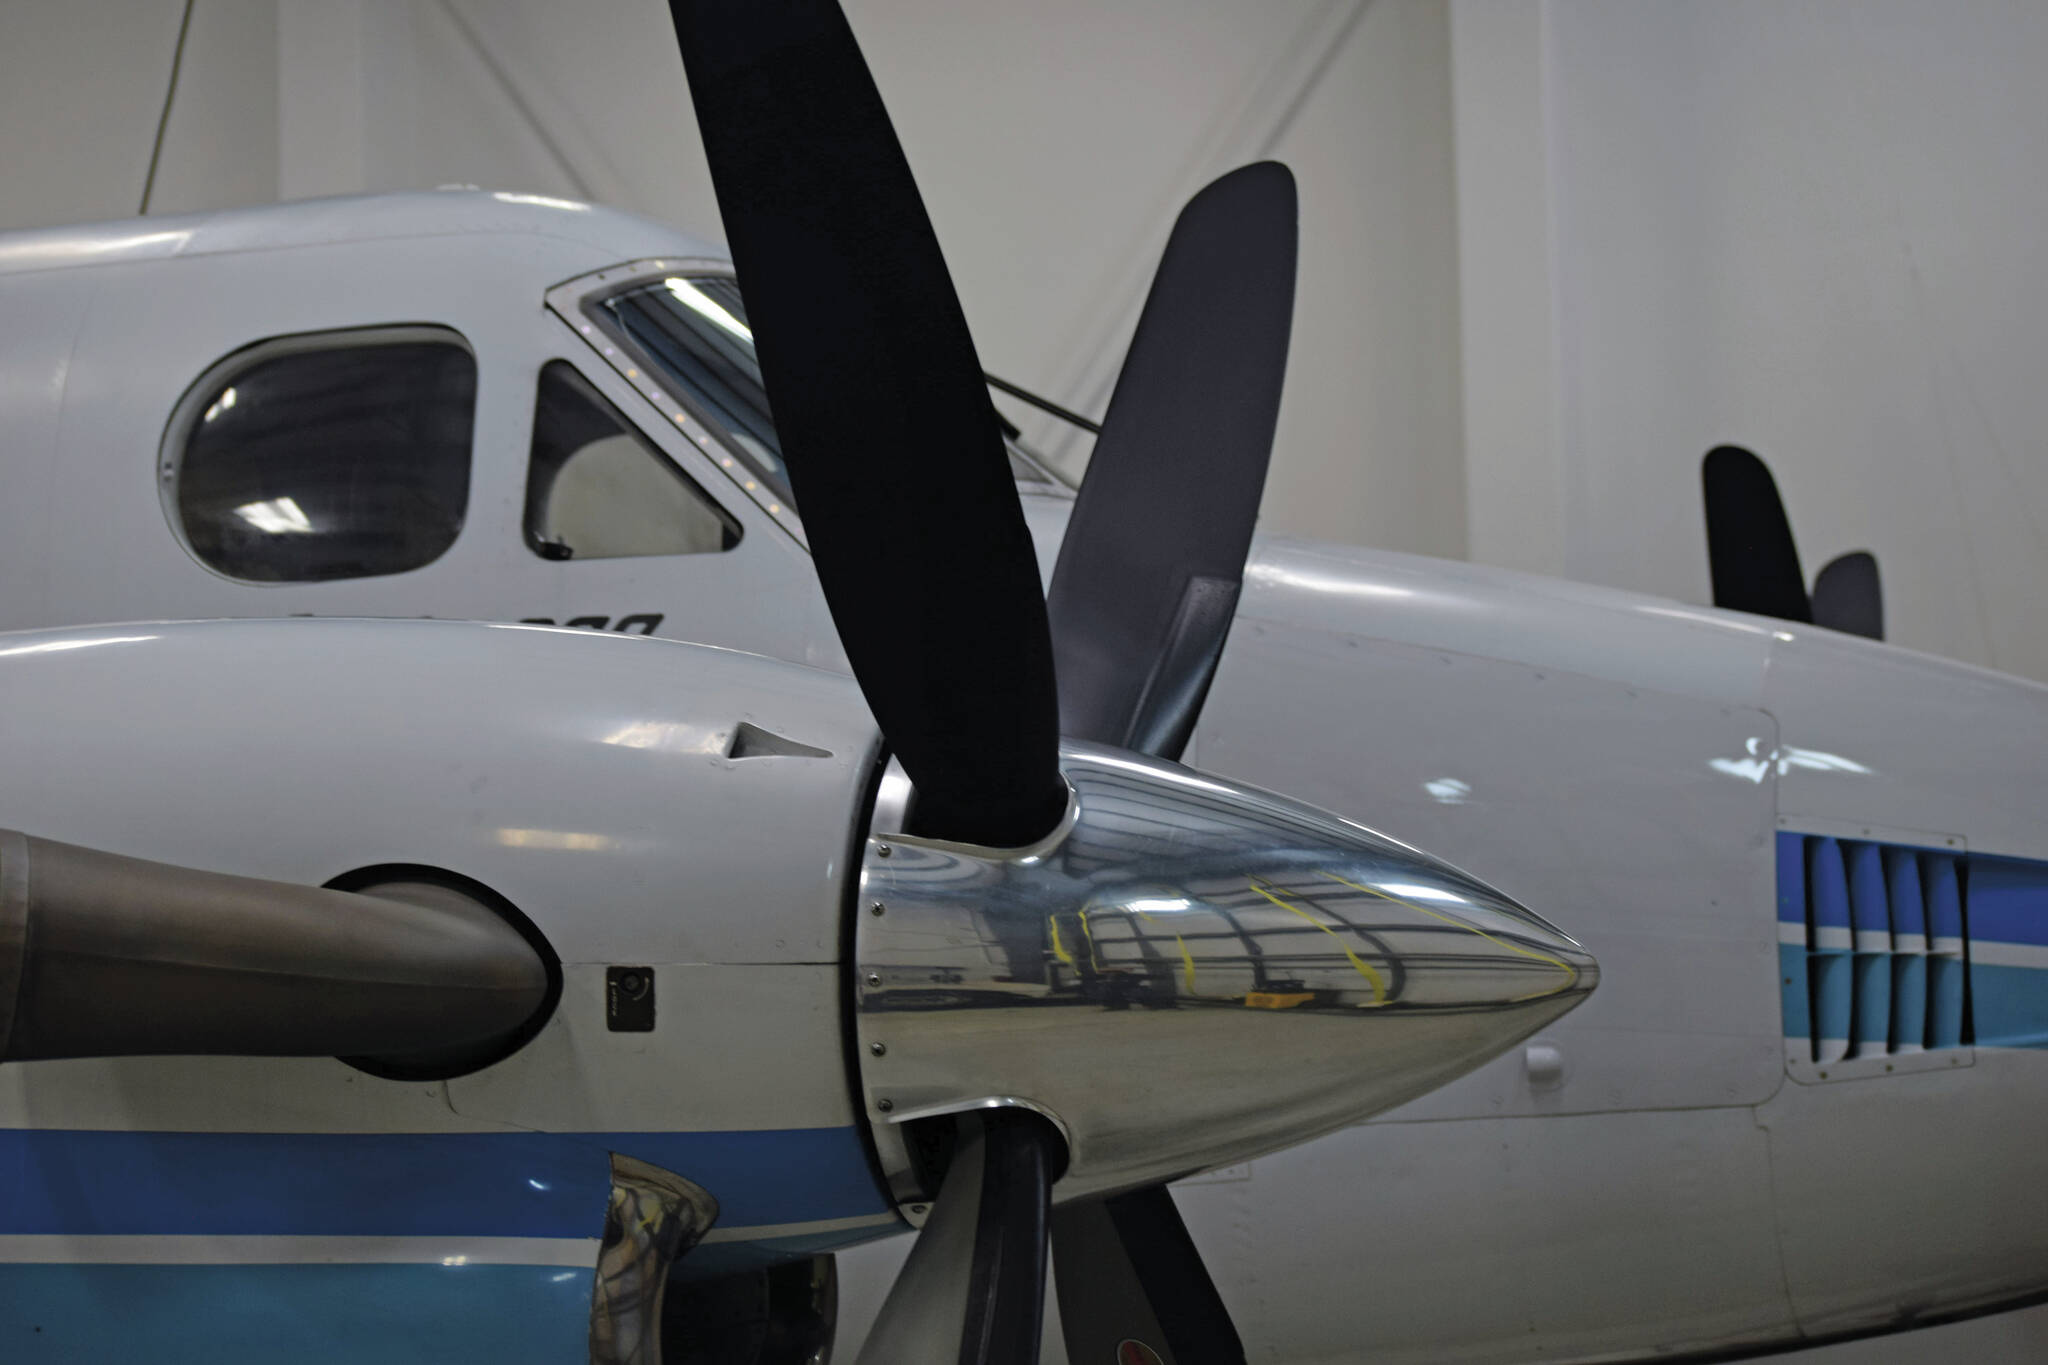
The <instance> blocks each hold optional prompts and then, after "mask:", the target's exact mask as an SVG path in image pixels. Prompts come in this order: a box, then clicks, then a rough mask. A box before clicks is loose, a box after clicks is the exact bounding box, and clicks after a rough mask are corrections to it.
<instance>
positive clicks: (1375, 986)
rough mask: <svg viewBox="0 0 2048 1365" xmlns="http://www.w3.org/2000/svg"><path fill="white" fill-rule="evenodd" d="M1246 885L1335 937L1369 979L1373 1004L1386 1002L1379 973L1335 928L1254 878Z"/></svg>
mask: <svg viewBox="0 0 2048 1365" xmlns="http://www.w3.org/2000/svg"><path fill="white" fill-rule="evenodd" d="M1246 885H1247V886H1249V887H1251V889H1252V890H1254V891H1256V892H1258V893H1259V894H1260V895H1261V896H1264V897H1265V898H1266V899H1267V900H1269V901H1271V902H1273V904H1275V905H1277V906H1279V907H1280V908H1281V909H1282V910H1288V911H1292V912H1293V913H1294V914H1297V915H1299V916H1301V917H1302V918H1303V919H1305V920H1307V921H1308V922H1309V923H1310V924H1313V925H1315V927H1316V928H1318V929H1320V930H1322V931H1323V932H1324V933H1326V934H1328V935H1329V936H1330V937H1331V938H1334V939H1336V940H1337V946H1338V947H1339V948H1342V949H1343V950H1344V956H1346V957H1348V958H1350V959H1351V965H1352V966H1354V967H1356V968H1358V974H1359V975H1360V976H1362V977H1364V978H1365V979H1366V980H1367V981H1370V982H1371V983H1372V1002H1373V1004H1375V1005H1384V1004H1386V1003H1387V983H1386V982H1385V981H1382V980H1381V979H1380V974H1379V973H1378V972H1376V971H1374V970H1373V967H1372V964H1371V963H1370V962H1367V961H1366V960H1365V959H1364V958H1362V957H1360V956H1359V955H1358V954H1357V953H1354V952H1352V951H1351V945H1350V944H1348V943H1346V942H1345V941H1344V939H1343V937H1342V936H1341V935H1339V934H1338V933H1337V931H1336V930H1335V929H1332V928H1331V927H1330V926H1329V925H1327V924H1325V923H1323V922H1322V921H1321V920H1319V919H1317V918H1316V917H1315V916H1313V915H1311V914H1309V912H1308V911H1306V910H1304V909H1302V908H1301V907H1300V906H1298V905H1289V904H1288V903H1287V902H1286V901H1283V900H1281V899H1280V898H1279V897H1278V896H1276V895H1274V894H1273V893H1272V892H1271V891H1268V890H1267V889H1266V888H1265V887H1263V886H1260V885H1259V883H1258V882H1257V880H1256V879H1254V880H1253V881H1250V882H1247V883H1246Z"/></svg>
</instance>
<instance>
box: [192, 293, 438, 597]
mask: <svg viewBox="0 0 2048 1365" xmlns="http://www.w3.org/2000/svg"><path fill="white" fill-rule="evenodd" d="M475 418H476V359H475V357H474V356H472V355H471V354H470V352H469V348H468V347H467V346H466V345H464V344H463V342H462V340H461V339H460V338H459V337H457V336H456V335H455V334H454V333H453V332H449V331H445V330H443V329H440V328H427V327H407V328H390V329H381V330H378V331H374V332H348V333H333V334H329V335H327V336H323V337H292V338H288V339H283V340H280V341H275V342H266V343H264V344H262V345H259V346H257V347H254V348H252V349H250V350H248V351H245V352H242V353H240V354H239V355H236V356H232V357H230V358H229V359H228V360H227V361H226V362H224V363H223V364H221V365H219V366H216V367H215V368H214V369H213V370H212V371H210V372H209V373H208V374H206V375H204V376H202V377H201V379H200V382H199V383H198V384H197V385H195V386H194V388H193V389H192V390H191V392H190V393H189V394H188V395H187V397H186V399H185V401H184V402H183V403H182V404H181V405H180V407H179V411H178V414H177V415H176V417H175V418H174V420H173V422H172V428H171V430H172V438H171V449H170V451H169V452H167V456H166V466H165V473H166V475H167V476H168V479H169V484H168V487H167V491H168V492H170V493H171V495H172V496H171V497H170V498H169V499H168V501H169V502H170V503H171V507H172V512H173V516H174V519H175V521H176V524H177V527H178V529H179V531H180V533H181V534H182V535H183V536H184V539H185V543H186V544H187V545H188V546H190V547H191V549H192V552H193V553H194V554H195V555H197V556H198V557H199V558H200V559H201V560H202V561H203V562H205V563H206V564H207V565H209V566H210V567H212V568H214V569H216V570H218V571H219V572H221V573H223V574H226V575H227V576H228V577H230V578H239V579H245V580H248V581H251V582H257V583H307V582H318V581H322V580H326V579H337V578H368V577H372V576H374V575H378V574H394V573H404V572H405V571H406V570H408V569H417V568H419V567H421V566H422V565H424V564H429V563H431V562H433V561H434V560H435V559H437V558H439V557H440V556H441V554H442V553H443V552H444V551H445V550H447V548H448V547H449V546H450V545H452V544H454V543H455V537H456V534H457V533H458V532H460V531H461V530H462V519H463V513H464V510H465V508H466V507H467V505H468V502H469V447H470V432H471V429H472V427H473V426H474V423H475Z"/></svg>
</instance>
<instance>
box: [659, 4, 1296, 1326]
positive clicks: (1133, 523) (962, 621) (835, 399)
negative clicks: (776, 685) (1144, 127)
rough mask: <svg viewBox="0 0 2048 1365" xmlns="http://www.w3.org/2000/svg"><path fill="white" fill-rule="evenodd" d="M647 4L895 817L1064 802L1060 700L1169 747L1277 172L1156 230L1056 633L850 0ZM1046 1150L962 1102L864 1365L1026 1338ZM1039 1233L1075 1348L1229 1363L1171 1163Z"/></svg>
mask: <svg viewBox="0 0 2048 1365" xmlns="http://www.w3.org/2000/svg"><path fill="white" fill-rule="evenodd" d="M670 9H671V13H672V16H673V18H674V21H675V28H676V36H677V39H678V43H679V45H680V48H681V51H682V56H683V63H684V67H685V69H686V71H687V73H688V75H689V81H690V92H691V98H692V101H693V103H694V105H695V108H696V113H697V119H698V125H699V129H700V131H701V133H702V136H703V140H704V146H705V152H706V156H707V160H708V162H709V165H710V169H711V175H712V183H713V186H714V188H715V189H716V191H717V195H718V201H719V208H720V212H721V214H722V216H723V219H724V223H725V229H726V235H727V241H728V243H729V245H730V248H731V251H732V256H733V263H734V267H735V270H736V271H737V273H738V275H739V278H740V279H741V280H742V281H743V282H744V287H745V289H746V301H747V313H748V319H749V322H750V325H751V326H752V328H753V331H754V337H755V344H756V349H757V357H758V360H759V363H760V367H761V373H762V380H763V384H764V387H765V388H766V390H767V392H768V394H769V395H770V399H771V401H772V403H773V405H774V413H775V421H776V429H777V433H778V435H779V437H780V438H781V445H782V450H783V454H784V457H785V459H786V461H787V463H788V466H789V475H790V481H791V485H792V488H793V490H794V493H795V495H796V500H797V503H798V505H799V506H800V507H801V508H802V509H803V517H804V527H805V532H806V534H807V536H808V538H809V541H810V547H811V551H812V555H813V557H814V559H815V561H816V564H817V568H818V575H819V579H820V581H821V583H822V584H823V587H824V592H825V597H826V601H827V603H828V605H829V606H830V608H831V611H832V617H833V622H834V625H835V626H836V628H837V630H838V632H839V635H840V638H841V640H842V642H843V643H844V645H845V648H846V653H847V659H848V662H849V664H850V666H851V668H852V671H853V674H854V677H855V679H856V680H857V681H858V682H859V684H860V687H861V690H862V692H863V694H864V695H865V696H866V697H867V700H868V704H869V707H870V709H871V710H872V711H873V712H874V715H875V719H876V722H877V723H878V724H879V726H880V727H881V730H882V733H883V735H884V736H885V738H886V739H887V742H888V744H889V746H890V748H891V749H892V750H893V751H894V753H895V755H896V758H897V759H898V761H900V762H901V764H902V766H903V769H904V772H905V775H906V776H907V777H908V778H909V779H910V781H911V783H912V785H913V787H914V789H915V793H916V795H915V802H914V804H913V806H912V808H911V811H910V816H909V821H910V828H909V832H910V833H913V834H919V835H923V836H926V837H929V838H935V839H944V840H951V841H957V842H963V843H973V844H982V845H990V846H995V847H1001V848H1012V847H1020V846H1023V845H1026V844H1030V843H1032V842H1034V841H1036V840H1038V839H1040V838H1042V837H1043V836H1045V835H1046V834H1048V833H1049V832H1050V831H1051V830H1052V829H1054V828H1055V827H1056V826H1057V824H1058V823H1059V821H1060V819H1061V818H1062V816H1063V814H1064V812H1065V809H1066V801H1067V791H1066V786H1065V783H1064V781H1063V779H1062V778H1061V777H1060V774H1059V769H1058V766H1057V746H1058V737H1059V732H1060V730H1061V728H1062V725H1064V728H1065V729H1066V731H1067V732H1068V733H1070V734H1072V735H1074V736H1076V737H1078V738H1083V739H1093V740H1098V741H1101V742H1105V743H1109V744H1113V745H1117V746H1120V747H1123V748H1128V749H1136V750H1139V751H1141V752H1144V753H1149V754H1153V755H1157V756H1161V757H1168V758H1174V757H1178V756H1179V754H1180V752H1181V750H1182V748H1183V747H1184V745H1185V744H1186V741H1187V737H1188V734H1189V733H1190V731H1191V730H1192V728H1193V725H1194V721H1195V718H1196V715H1197V714H1198V712H1199V710H1200V707H1201V703H1202V699H1203V697H1204V695H1205V694H1206V691H1207V688H1208V684H1209V679H1210V677H1211V675H1212V674H1213V671H1214V668H1215V663H1216V659H1217V656H1218V655H1219V653H1220V651H1221V649H1222V645H1223V640H1224V635H1225V632H1226V631H1227V629H1228V627H1229V623H1230V620H1231V617H1232V614H1233V612H1234V609H1235V605H1236V600H1237V595H1238V589H1239V585H1240V582H1241V579H1242V574H1243V566H1244V557H1245V553H1246V550H1247V548H1248V546H1249V544H1250V539H1251V531H1252V520H1253V518H1254V516H1255V515H1256V512H1257V508H1258V502H1259V494H1260V492H1261V489H1262V487H1263V484H1264V480H1265V472H1266V464H1267V457H1268V453H1269V451H1270V448H1271V443H1272V436H1273V429H1274V423H1275V420H1276V418H1277V415H1278V410H1279V399H1280V389H1281V382H1282V376H1283V374H1284V371H1285V367H1286V354H1287V339H1288V332H1289V327H1290V323H1291V319H1292V309H1293V281H1294V270H1295V232H1296V227H1295V218H1296V210H1295V197H1294V185H1293V178H1292V176H1291V175H1290V174H1289V173H1288V172H1287V170H1286V169H1285V168H1284V167H1282V166H1279V165H1277V164H1274V163H1270V162H1269V163H1261V164H1258V165H1253V166H1248V167H1245V168H1243V169H1241V170H1238V171H1235V172H1232V173H1231V174H1229V175H1226V176H1224V177H1223V178H1222V179H1220V180H1218V181H1217V182H1215V183H1214V184H1212V185H1210V186H1209V187H1207V188H1206V189H1204V190H1203V191H1202V192H1201V193H1200V194H1198V195H1197V196H1196V197H1195V198H1194V199H1193V200H1192V201H1191V202H1190V203H1189V204H1188V206H1187V208H1186V209H1185V210H1184V212H1183V213H1182V215H1181V218H1180V220H1179V221H1178V222H1177V223H1176V225H1175V228H1174V231H1173V233H1172V235H1171V237H1170V239H1169V241H1168V244H1167V248H1166V252H1165V255H1164V258H1163V260H1162V262H1161V265H1160V267H1159V271H1158V274H1157V276H1156V277H1155V279H1154V282H1153V286H1152V289H1151V292H1150V294H1149V296H1148V297H1147V299H1146V303H1145V307H1144V310H1143V313H1142V315H1141V317H1140V320H1139V324H1138V328H1137V332H1136V335H1135V337H1134V339H1133V341H1132V344H1131V348H1130V351H1129V353H1128V354H1127V356H1126V358H1125V364H1124V367H1123V370H1122V372H1121V373H1120V375H1119V377H1118V380H1117V386H1116V391H1115V394H1114V396H1113V398H1112V401H1111V404H1110V410H1109V413H1108V415H1107V417H1106V419H1105V422H1104V430H1103V432H1102V436H1101V439H1100V441H1099V442H1098V445H1097V448H1096V453H1095V457H1094V460H1093V462H1092V467H1091V470H1090V473H1089V476H1088V479H1087V480H1086V483H1085V484H1084V487H1083V489H1082V492H1081V495H1080V497H1079V499H1078V500H1077V503H1076V506H1075V509H1074V513H1073V519H1072V521H1071V523H1070V526H1069V529H1068V533H1067V540H1066V543H1065V546H1064V548H1063V549H1062V551H1061V555H1060V560H1059V564H1058V566H1057V569H1056V571H1055V575H1054V580H1053V588H1052V594H1051V603H1050V618H1051V621H1052V622H1053V623H1055V624H1056V625H1057V627H1058V630H1057V634H1056V635H1055V634H1054V633H1053V632H1052V631H1051V630H1049V628H1048V603H1047V601H1046V599H1045V598H1044V597H1042V596H1041V594H1040V592H1039V587H1038V575H1037V566H1036V561H1035V558H1034V554H1033V551H1032V546H1031V542H1030V538H1029V535H1028V533H1027V531H1026V528H1025V525H1024V520H1023V514H1022V509H1021V507H1020V505H1019V503H1018V500H1017V495H1016V489H1015V485H1014V482H1013V480H1012V477H1011V474H1010V469H1009V462H1008V460H1007V458H1006V456H1005V453H1004V449H1003V444H1002V439H1001V433H1000V430H999V427H998V425H997V418H996V416H995V414H994V411H993V409H992V407H991V405H990V403H989V401H988V396H987V390H986V388H985V387H984V381H983V378H982V367H981V364H980V361H979V359H978V357H977V356H976V354H975V350H974V343H973V340H972V338H971V336H970V335H969V333H968V329H967V323H966V320H965V317H964V315H963V313H962V311H961V307H960V304H959V301H958V299H957V297H956V296H955V294H954V292H953V288H952V283H951V279H950V277H949V275H948V273H947V270H946V265H945V260H944V257H943V255H942V253H941V251H940V248H939V244H938V240H937V236H936V234H935V233H934V231H933V229H932V226H931V223H930V221H929V219H928V218H927V216H926V214H925V210H924V205H923V201H922V200H921V198H920V197H919V194H918V191H917V187H916V184H915V182H914V180H913V179H912V176H911V173H910V169H909V166H908V163H907V162H906V161H905V159H904V155H903V151H902V148H901V146H900V145H899V143H898V140H897V137H896V134H895V130H894V129H893V127H892V126H891V125H890V122H889V119H888V114H887V112H886V110H885V109H884V108H883V105H882V100H881V96H880V94H879V92H878V91H877V90H876V88H875V84H874V81H873V78H872V77H871V75H870V74H869V72H868V69H867V66H866V63H865V61H864V59H863V58H862V56H861V53H860V49H859V47H858V45H857V44H856V42H855V41H854V37H853V34H852V31H851V29H850V28H849V27H848V25H847V22H846V19H845V16H844V15H843V14H842V13H841V12H840V10H839V7H838V6H837V5H836V4H834V3H832V2H831V0H772V2H771V0H671V5H670ZM1055 640H1056V641H1057V644H1055ZM1056 661H1057V667H1056V666H1055V663H1056ZM1063 1155H1064V1151H1063V1147H1062V1144H1061V1141H1060V1138H1059V1136H1058V1135H1057V1133H1056V1132H1055V1131H1054V1130H1053V1128H1052V1126H1051V1125H1050V1124H1049V1123H1047V1122H1045V1121H1044V1120H1043V1119H1040V1118H1038V1117H1037V1116H1035V1115H1032V1114H1029V1113H1022V1112H1006V1111H994V1112H988V1113H984V1114H982V1115H979V1116H973V1117H969V1118H967V1119H964V1120H962V1121H961V1122H960V1124H959V1126H958V1132H957V1135H956V1142H955V1150H954V1155H953V1158H952V1161H951V1163H950V1165H949V1166H948V1167H947V1169H946V1174H945V1177H944V1180H943V1183H942V1185H941V1188H940V1192H939V1195H938V1197H937V1199H936V1200H935V1201H934V1204H933V1212H932V1215H931V1217H930V1219H929V1221H928V1222H927V1224H926V1227H925V1229H924V1231H923V1233H922V1235H921V1236H920V1238H919V1241H918V1244H917V1246H916V1248H915V1249H914V1251H913V1253H912V1257H911V1260H910V1261H909V1262H908V1263H907V1264H906V1266H905V1269H904V1271H903V1274H902V1276H901V1277H900V1278H899V1279H898V1281H897V1283H896V1285H895V1286H894V1288H893V1289H892V1291H891V1293H890V1296H889V1299H888V1302H887V1303H886V1304H885V1305H884V1307H883V1310H882V1313H881V1316H880V1318H879V1319H878V1321H877V1324H876V1327H875V1329H874V1333H873V1335H872V1336H871V1338H870V1340H869V1344H868V1346H867V1349H866V1350H865V1351H864V1353H863V1356H862V1359H863V1360H873V1361H882V1360H891V1361H894V1360H920V1361H921V1360H941V1359H947V1358H952V1359H957V1360H959V1361H961V1362H963V1363H989V1365H994V1363H998V1362H1000V1363H1001V1365H1011V1363H1013V1362H1014V1365H1029V1363H1030V1362H1032V1361H1035V1360H1036V1359H1037V1356H1038V1336H1039V1326H1038V1324H1039V1321H1040V1314H1041V1311H1042V1299H1043V1293H1044V1282H1045V1255H1046V1244H1047V1240H1048V1222H1049V1219H1048V1210H1049V1207H1050V1191H1051V1184H1052V1181H1053V1179H1054V1178H1055V1177H1056V1175H1057V1173H1058V1168H1059V1166H1060V1165H1061V1162H1062V1160H1063ZM1050 1239H1051V1242H1052V1246H1053V1249H1054V1254H1055V1255H1056V1257H1057V1258H1058V1262H1059V1265H1060V1268H1061V1270H1062V1272H1063V1273H1062V1275H1061V1280H1060V1296H1061V1305H1062V1317H1063V1320H1064V1321H1066V1322H1068V1323H1069V1324H1070V1325H1069V1328H1068V1343H1069V1353H1070V1355H1071V1356H1072V1357H1073V1358H1075V1359H1077V1360H1078V1359H1105V1360H1106V1359H1111V1358H1118V1352H1119V1350H1120V1343H1123V1342H1126V1341H1132V1340H1135V1341H1137V1342H1140V1343H1146V1344H1148V1345H1149V1343H1151V1342H1159V1343H1160V1344H1161V1345H1162V1346H1164V1347H1166V1348H1167V1349H1168V1350H1169V1351H1170V1352H1171V1354H1170V1355H1167V1356H1164V1357H1162V1358H1163V1359H1167V1360H1170V1361H1174V1362H1178V1365H1207V1363H1208V1362H1235V1361H1242V1360H1243V1358H1244V1356H1243V1350H1242V1348H1241V1346H1239V1344H1238V1340H1237V1335H1236V1332H1235V1330H1234V1329H1233V1328H1232V1327H1231V1325H1230V1319H1229V1315H1228V1312H1227V1311H1226V1310H1225V1309H1224V1306H1223V1304H1222V1301H1221V1299H1220V1298H1219V1297H1218V1296H1217V1294H1216V1291H1215V1288H1214V1286H1213V1284H1212V1283H1211V1282H1210V1280H1209V1277H1208V1274H1207V1272H1206V1271H1205V1270H1204V1269H1203V1268H1202V1263H1201V1258H1200V1255H1199V1253H1198V1252H1197V1251H1196V1249H1195V1247H1194V1244H1193V1242H1192V1240H1191V1239H1190V1238H1189V1237H1188V1234H1187V1230H1186V1228H1185V1227H1184V1226H1183V1225H1182V1223H1181V1221H1180V1218H1179V1215H1178V1213H1177V1212H1176V1211H1175V1209H1174V1206H1173V1202H1172V1199H1171V1196H1170V1195H1169V1194H1168V1193H1167V1191H1166V1190H1165V1188H1164V1187H1163V1186H1152V1187H1147V1188H1144V1189H1140V1190H1137V1191H1133V1192H1130V1193H1126V1194H1121V1195H1118V1196H1115V1197H1113V1198H1110V1199H1106V1200H1098V1201H1091V1202H1088V1203H1086V1204H1083V1205H1081V1206H1079V1207H1077V1208H1075V1209H1073V1210H1071V1211H1069V1210H1065V1209H1063V1210H1061V1211H1059V1212H1057V1213H1053V1214H1051V1215H1050ZM1152 1349H1154V1350H1155V1351H1156V1350H1157V1349H1158V1348H1157V1347H1154V1348H1152Z"/></svg>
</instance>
